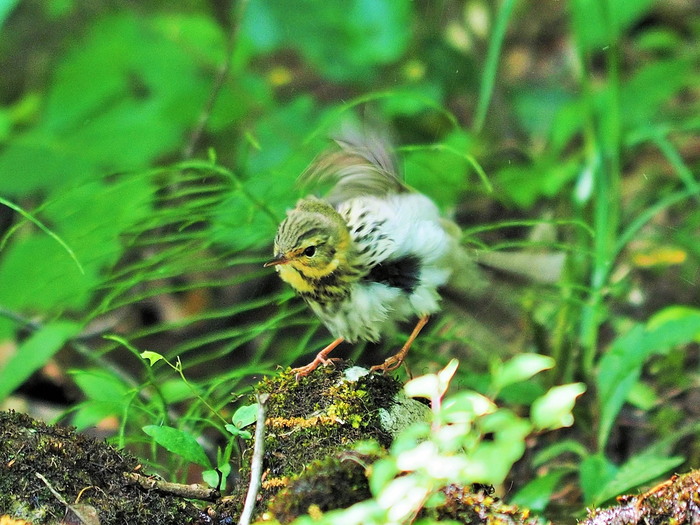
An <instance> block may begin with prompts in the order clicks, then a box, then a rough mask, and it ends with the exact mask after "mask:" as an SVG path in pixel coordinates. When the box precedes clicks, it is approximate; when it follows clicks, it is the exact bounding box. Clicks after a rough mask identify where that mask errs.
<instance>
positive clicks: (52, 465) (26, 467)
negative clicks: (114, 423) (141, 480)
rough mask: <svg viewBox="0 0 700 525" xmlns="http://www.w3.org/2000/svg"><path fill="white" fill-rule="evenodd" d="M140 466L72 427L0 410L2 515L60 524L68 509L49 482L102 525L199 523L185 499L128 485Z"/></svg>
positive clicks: (67, 499)
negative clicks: (50, 423)
mask: <svg viewBox="0 0 700 525" xmlns="http://www.w3.org/2000/svg"><path fill="white" fill-rule="evenodd" d="M138 469H139V461H138V460H137V459H136V458H134V457H133V456H131V455H129V454H127V453H125V452H122V451H118V450H116V449H114V448H113V447H111V446H109V445H107V444H105V443H101V442H98V441H96V440H95V439H92V438H90V437H87V436H84V435H81V434H76V433H75V431H74V430H73V429H71V428H67V427H61V426H51V425H46V424H44V423H42V422H39V421H36V420H34V419H32V418H31V417H29V416H27V415H25V414H17V413H14V412H0V513H1V514H6V515H8V517H7V518H5V519H6V520H8V519H9V517H12V518H14V519H16V520H27V521H29V522H31V523H33V524H34V525H39V524H44V523H49V524H50V523H59V522H62V520H63V519H64V516H66V515H67V513H70V512H71V511H70V510H69V509H67V507H66V505H64V504H63V503H61V501H59V499H58V498H57V497H56V496H55V495H54V494H53V493H52V492H51V490H50V489H49V487H48V485H50V486H51V487H52V488H53V489H54V490H55V491H56V492H57V493H58V494H59V495H60V496H61V497H62V499H63V500H64V501H65V502H67V503H68V504H69V505H71V506H72V505H73V504H75V503H79V505H80V507H81V508H82V509H83V510H87V511H89V512H93V511H94V512H95V513H96V516H97V518H98V519H99V523H100V525H110V524H122V523H129V524H134V525H138V524H140V523H144V524H146V523H159V524H172V525H183V524H193V525H194V524H196V523H200V521H199V520H200V518H202V517H203V514H202V512H201V511H200V510H199V509H197V508H196V507H195V506H194V505H192V504H190V503H188V502H187V501H185V500H183V499H181V498H175V497H172V496H168V495H163V494H160V493H158V492H157V491H148V490H144V489H142V488H140V487H138V486H136V485H134V484H131V483H129V482H128V481H127V480H126V478H125V473H129V472H134V471H136V470H138ZM37 474H38V475H40V476H42V477H43V478H44V479H45V480H46V481H43V480H42V479H41V478H40V477H39V476H38V475H37ZM76 507H77V505H76ZM79 522H80V521H78V523H79ZM8 523H12V522H11V521H8Z"/></svg>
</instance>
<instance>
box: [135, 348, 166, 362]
mask: <svg viewBox="0 0 700 525" xmlns="http://www.w3.org/2000/svg"><path fill="white" fill-rule="evenodd" d="M141 357H142V358H144V359H146V360H148V364H150V365H151V366H153V365H155V364H156V363H157V362H158V361H160V360H161V359H164V357H163V356H162V355H160V354H159V353H158V352H151V351H150V350H146V351H145V352H141Z"/></svg>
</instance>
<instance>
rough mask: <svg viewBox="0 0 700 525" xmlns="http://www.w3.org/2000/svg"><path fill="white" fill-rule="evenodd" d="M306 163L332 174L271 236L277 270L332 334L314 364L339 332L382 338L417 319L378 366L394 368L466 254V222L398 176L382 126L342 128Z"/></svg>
mask: <svg viewBox="0 0 700 525" xmlns="http://www.w3.org/2000/svg"><path fill="white" fill-rule="evenodd" d="M334 142H335V145H334V147H332V148H331V149H329V150H327V151H325V152H324V153H322V154H321V155H320V156H319V157H317V158H316V159H315V161H313V162H312V164H311V165H310V167H309V168H307V170H306V171H305V172H304V173H302V175H301V177H300V179H301V180H302V182H303V183H307V184H308V183H312V184H317V185H321V184H322V183H331V185H332V187H331V189H330V191H329V192H328V193H327V194H326V195H325V196H324V197H318V196H315V195H311V196H308V197H305V198H302V199H300V200H299V201H298V202H297V203H296V206H295V207H294V208H293V209H291V210H289V211H288V212H287V215H286V217H285V218H284V220H282V222H281V223H280V225H279V227H278V230H277V234H276V236H275V239H274V253H273V259H272V260H270V261H268V262H267V263H265V265H264V266H265V267H274V268H275V269H276V271H277V273H278V275H279V277H280V278H281V279H282V280H283V281H285V282H287V283H288V284H289V285H291V286H292V288H293V289H294V290H295V292H296V293H297V294H298V295H299V296H300V297H301V298H302V299H304V300H305V301H306V303H308V305H309V306H310V307H311V310H313V312H314V313H315V314H316V316H317V317H318V318H319V319H320V320H321V321H322V323H323V324H324V325H325V326H326V328H327V329H328V331H329V332H330V333H331V334H332V336H333V337H334V340H333V341H332V342H331V343H330V344H328V345H327V346H326V347H324V348H323V349H322V350H321V351H320V352H318V354H317V355H316V357H315V359H314V360H313V361H311V362H310V363H309V364H308V365H306V366H302V367H299V368H295V369H293V370H292V371H293V372H294V373H295V374H296V377H297V378H299V377H303V376H306V375H308V374H310V373H311V372H312V371H313V370H315V369H316V368H317V367H318V366H320V365H325V364H328V363H329V362H330V361H332V360H331V359H330V358H329V357H328V356H329V354H330V353H331V352H332V351H333V350H334V349H335V348H336V347H337V346H338V345H339V344H341V343H342V342H344V341H346V342H348V343H356V342H359V341H371V342H377V341H379V340H380V339H381V338H382V337H383V336H385V335H386V334H387V333H389V332H391V331H392V330H393V329H394V327H395V325H396V324H397V323H399V322H405V321H409V320H412V319H416V324H415V327H414V328H413V331H412V332H411V334H410V335H409V337H408V339H407V340H406V342H405V344H404V345H403V346H402V347H401V348H400V350H399V351H398V352H396V353H395V354H394V355H392V356H390V357H388V358H387V359H386V360H385V361H384V362H383V363H380V364H378V365H375V366H373V367H371V370H372V371H375V372H384V373H386V372H390V371H393V370H395V369H397V368H398V367H399V366H400V365H401V364H402V363H403V361H404V359H405V358H406V355H407V353H408V351H409V349H410V347H411V346H412V344H413V343H414V341H415V340H416V338H417V337H418V334H419V333H420V331H421V330H422V329H423V328H424V327H425V325H426V324H427V323H428V320H429V318H430V316H431V315H433V314H435V313H437V312H438V311H439V310H440V293H439V289H440V288H441V287H442V286H444V285H445V284H446V283H447V282H448V280H449V279H450V277H451V275H452V274H453V271H454V269H455V268H456V267H458V266H459V264H460V258H461V257H462V255H463V254H464V251H463V250H461V249H460V236H461V230H460V229H459V227H458V226H457V225H456V224H455V223H454V222H452V221H451V220H449V219H446V218H444V217H442V216H441V214H440V211H439V209H438V207H437V205H436V204H435V203H434V202H433V201H432V200H431V199H430V198H429V197H428V196H426V195H424V194H422V193H419V192H418V191H415V190H413V189H412V188H410V187H409V186H407V185H406V184H405V183H404V182H403V181H402V179H401V176H400V173H399V170H398V168H397V166H398V162H397V159H396V156H395V153H394V150H393V148H392V147H391V144H390V142H389V140H388V139H387V137H386V135H385V134H383V133H380V132H377V131H371V130H362V131H358V130H356V129H352V130H349V131H348V130H346V131H345V132H344V133H343V134H341V135H340V136H337V137H336V138H335V139H334Z"/></svg>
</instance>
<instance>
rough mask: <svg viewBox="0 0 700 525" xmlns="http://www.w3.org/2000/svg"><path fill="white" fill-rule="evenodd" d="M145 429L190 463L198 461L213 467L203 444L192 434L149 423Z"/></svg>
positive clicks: (162, 444)
mask: <svg viewBox="0 0 700 525" xmlns="http://www.w3.org/2000/svg"><path fill="white" fill-rule="evenodd" d="M143 431H144V432H145V433H146V434H148V435H149V436H151V437H152V438H153V439H155V441H156V443H158V444H159V445H160V446H162V447H163V448H165V449H166V450H169V451H170V452H172V453H173V454H177V455H178V456H181V457H183V458H184V459H186V460H187V461H189V462H190V463H196V464H198V465H201V466H203V467H205V468H208V469H211V468H212V465H211V461H209V458H208V457H207V455H206V453H205V452H204V449H203V448H202V445H200V444H199V443H198V442H197V440H196V439H195V438H194V437H193V436H192V435H191V434H188V433H187V432H185V431H183V430H180V429H179V428H174V427H168V426H158V425H147V426H145V427H143Z"/></svg>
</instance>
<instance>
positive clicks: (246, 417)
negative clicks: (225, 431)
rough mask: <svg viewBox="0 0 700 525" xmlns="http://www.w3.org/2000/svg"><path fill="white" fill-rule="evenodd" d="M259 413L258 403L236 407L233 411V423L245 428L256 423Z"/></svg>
mask: <svg viewBox="0 0 700 525" xmlns="http://www.w3.org/2000/svg"><path fill="white" fill-rule="evenodd" d="M257 414H258V405H257V403H256V404H252V405H245V406H242V407H239V408H238V409H236V411H235V412H234V413H233V417H232V421H233V424H234V425H236V426H237V427H238V428H244V427H247V426H248V425H252V424H253V423H255V420H256V418H257Z"/></svg>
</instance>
